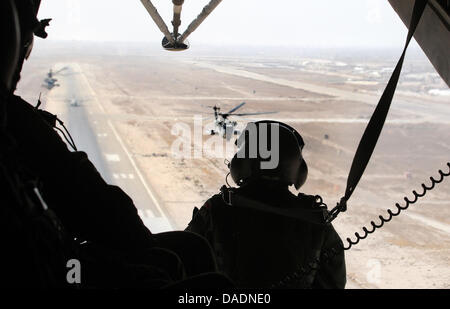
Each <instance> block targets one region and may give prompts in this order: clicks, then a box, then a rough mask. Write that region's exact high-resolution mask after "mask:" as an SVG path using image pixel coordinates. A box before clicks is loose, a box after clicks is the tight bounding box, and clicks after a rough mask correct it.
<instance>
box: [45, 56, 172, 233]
mask: <svg viewBox="0 0 450 309" xmlns="http://www.w3.org/2000/svg"><path fill="white" fill-rule="evenodd" d="M61 68H64V69H63V70H62V71H61V73H60V74H58V76H57V78H58V83H59V84H60V85H61V86H60V87H56V88H54V89H52V90H51V91H50V92H49V95H48V97H47V102H46V103H45V109H47V110H48V111H50V112H52V113H55V114H57V115H58V117H59V118H61V119H62V120H63V121H64V123H65V125H66V127H67V129H68V130H69V132H70V134H71V135H72V137H73V139H74V141H75V144H76V146H77V148H78V150H79V151H84V152H86V153H87V154H88V156H89V158H90V160H91V161H92V163H93V164H94V165H95V167H96V168H97V170H98V171H99V173H100V174H101V175H102V176H103V178H104V179H105V181H106V182H107V183H109V184H113V185H117V186H119V187H120V188H121V189H122V190H124V191H125V192H126V193H127V194H128V195H129V196H130V197H131V198H132V199H133V201H134V204H135V206H136V208H137V209H138V213H139V215H140V216H141V218H142V220H143V221H144V224H145V225H146V226H147V227H148V228H149V229H150V231H151V232H152V233H159V232H164V231H170V230H173V225H172V224H171V222H170V221H169V219H168V218H167V216H166V215H165V213H164V210H163V209H162V207H161V206H160V203H159V201H158V198H157V197H156V195H155V193H154V192H153V191H152V190H151V188H150V186H149V185H148V183H147V181H146V179H145V177H144V176H143V173H141V171H140V169H139V166H138V165H137V164H136V162H135V160H134V158H133V155H132V154H131V153H130V152H129V151H128V149H127V147H126V144H125V143H124V141H123V140H122V138H121V136H120V135H119V133H118V132H117V129H116V128H115V126H114V122H113V121H112V120H110V119H108V118H107V117H106V113H105V110H104V108H103V106H102V104H101V102H100V100H99V98H97V96H96V93H95V90H94V89H93V88H92V87H91V86H90V84H89V81H88V80H87V79H86V77H85V76H84V74H83V72H82V71H81V69H80V67H79V66H78V65H77V64H68V65H61V64H58V65H56V66H55V71H56V70H60V69H61Z"/></svg>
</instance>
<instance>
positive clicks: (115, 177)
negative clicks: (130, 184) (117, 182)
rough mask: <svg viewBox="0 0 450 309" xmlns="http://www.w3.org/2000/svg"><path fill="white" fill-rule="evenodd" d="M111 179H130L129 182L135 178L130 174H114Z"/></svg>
mask: <svg viewBox="0 0 450 309" xmlns="http://www.w3.org/2000/svg"><path fill="white" fill-rule="evenodd" d="M113 177H114V179H131V180H133V179H134V178H135V177H134V174H133V173H130V174H126V173H119V174H118V173H114V174H113Z"/></svg>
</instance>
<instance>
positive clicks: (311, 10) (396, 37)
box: [39, 0, 406, 47]
mask: <svg viewBox="0 0 450 309" xmlns="http://www.w3.org/2000/svg"><path fill="white" fill-rule="evenodd" d="M207 2H209V0H185V4H184V6H183V13H182V22H183V23H182V25H181V30H184V28H185V27H186V26H187V25H188V23H190V21H191V20H192V19H193V18H194V17H195V16H197V14H198V13H199V12H200V11H201V9H202V8H203V6H204V5H205V4H206V3H207ZM153 3H154V5H155V6H156V7H157V8H158V10H159V12H160V14H161V15H162V17H163V18H164V19H165V21H166V23H167V24H169V25H170V21H171V18H172V1H171V0H153ZM39 17H40V18H46V17H52V18H53V22H52V24H51V27H50V28H49V29H48V32H49V34H50V37H49V38H50V39H55V40H62V39H63V40H94V41H134V42H136V41H143V42H151V41H154V42H157V41H158V42H160V41H161V39H162V34H161V33H160V32H159V29H158V28H157V27H156V25H155V24H154V23H153V21H152V20H151V18H150V16H149V15H148V13H147V11H146V10H145V8H144V7H143V5H142V3H141V2H140V0H43V1H42V5H41V10H40V13H39ZM405 35H406V27H405V26H404V25H403V23H402V22H401V21H400V18H399V17H398V16H397V15H396V14H395V12H394V11H393V9H392V8H391V6H390V5H389V3H388V1H387V0H308V1H306V0H223V1H222V3H221V4H220V5H219V7H218V8H217V9H216V10H215V11H214V12H213V13H212V14H211V15H210V16H209V17H208V19H207V20H206V21H205V22H204V23H203V24H202V25H201V26H200V28H198V30H197V31H196V32H194V33H193V34H192V35H191V37H190V38H189V40H190V42H191V45H192V44H250V45H280V44H281V45H296V46H312V47H343V46H361V47H372V46H379V47H380V46H383V47H385V46H388V47H392V46H398V47H401V46H402V44H403V42H404V40H405Z"/></svg>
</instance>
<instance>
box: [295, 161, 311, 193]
mask: <svg viewBox="0 0 450 309" xmlns="http://www.w3.org/2000/svg"><path fill="white" fill-rule="evenodd" d="M298 172H299V173H298V178H297V182H296V183H295V184H294V186H295V188H296V189H297V190H298V189H300V188H301V186H303V185H304V184H305V182H306V179H307V178H308V165H307V164H306V162H305V160H303V158H302V163H301V164H300V168H299V171H298Z"/></svg>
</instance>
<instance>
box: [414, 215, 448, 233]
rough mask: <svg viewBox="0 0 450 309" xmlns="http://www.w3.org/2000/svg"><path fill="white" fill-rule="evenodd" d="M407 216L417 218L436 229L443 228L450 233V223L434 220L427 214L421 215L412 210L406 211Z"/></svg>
mask: <svg viewBox="0 0 450 309" xmlns="http://www.w3.org/2000/svg"><path fill="white" fill-rule="evenodd" d="M406 215H407V216H409V217H410V218H411V219H413V220H416V221H420V222H422V223H424V224H426V225H428V226H431V227H433V228H435V229H438V230H441V231H443V232H445V233H447V234H450V225H448V224H445V223H441V222H439V221H436V220H433V219H429V218H427V217H425V216H422V215H419V214H414V213H411V212H408V213H406Z"/></svg>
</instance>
